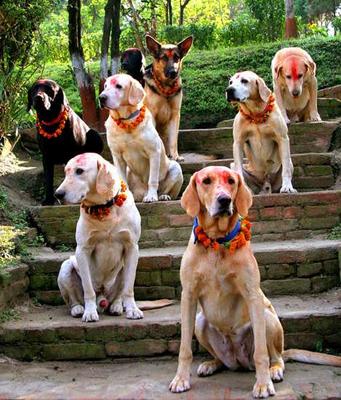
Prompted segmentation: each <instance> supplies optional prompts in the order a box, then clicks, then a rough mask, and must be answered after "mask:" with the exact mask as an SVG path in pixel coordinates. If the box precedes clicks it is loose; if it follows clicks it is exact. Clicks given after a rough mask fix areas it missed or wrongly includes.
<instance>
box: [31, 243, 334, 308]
mask: <svg viewBox="0 0 341 400" xmlns="http://www.w3.org/2000/svg"><path fill="white" fill-rule="evenodd" d="M252 248H253V251H254V254H255V256H256V259H257V261H258V265H259V269H260V273H261V280H262V289H263V291H264V293H265V294H266V295H269V296H270V295H289V294H305V293H319V292H323V291H326V290H328V289H330V288H332V287H335V286H337V285H339V283H340V270H339V261H338V250H339V249H341V240H340V241H337V240H319V239H311V240H291V241H285V242H281V241H279V242H264V243H253V244H252ZM184 251H185V247H167V248H150V249H142V250H140V258H139V263H138V268H137V274H136V280H135V296H136V298H137V299H138V300H150V299H158V298H170V299H174V298H180V295H181V284H180V277H179V267H180V262H181V258H182V255H183V253H184ZM72 254H74V252H58V251H53V250H52V249H50V248H35V249H32V255H31V256H30V258H29V259H28V260H27V265H28V266H29V271H28V275H29V280H30V285H29V293H30V296H31V297H33V298H35V299H36V300H37V301H38V302H40V303H43V304H51V305H57V304H63V299H62V298H61V296H60V293H59V290H58V285H57V275H58V272H59V268H60V265H61V263H62V262H63V261H64V260H66V259H67V258H68V257H69V256H70V255H72Z"/></svg>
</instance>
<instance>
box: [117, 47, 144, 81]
mask: <svg viewBox="0 0 341 400" xmlns="http://www.w3.org/2000/svg"><path fill="white" fill-rule="evenodd" d="M145 65H146V64H145V59H144V56H143V54H142V51H141V50H140V49H137V48H131V49H127V50H125V51H124V52H123V53H122V55H121V67H122V69H123V70H124V71H125V72H126V73H127V74H129V75H131V76H132V77H134V78H135V79H136V77H138V76H139V75H140V74H141V73H143V72H144V67H145Z"/></svg>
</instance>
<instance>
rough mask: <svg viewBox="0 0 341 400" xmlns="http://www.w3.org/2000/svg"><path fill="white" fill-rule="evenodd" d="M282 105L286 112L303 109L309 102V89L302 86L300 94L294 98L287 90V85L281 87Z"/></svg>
mask: <svg viewBox="0 0 341 400" xmlns="http://www.w3.org/2000/svg"><path fill="white" fill-rule="evenodd" d="M282 90H283V102H284V107H285V109H286V110H287V111H288V112H292V113H295V112H299V111H302V110H304V109H305V107H306V106H307V105H308V102H309V90H308V88H307V87H305V86H303V90H302V94H301V95H300V96H299V97H297V98H294V97H293V96H292V95H291V94H290V93H289V91H288V89H287V87H285V88H283V89H282Z"/></svg>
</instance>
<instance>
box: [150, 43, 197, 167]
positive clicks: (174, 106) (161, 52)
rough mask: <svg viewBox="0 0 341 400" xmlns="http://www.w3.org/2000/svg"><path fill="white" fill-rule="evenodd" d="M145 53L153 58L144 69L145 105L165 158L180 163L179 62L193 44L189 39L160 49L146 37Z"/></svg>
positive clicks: (180, 93)
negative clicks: (163, 146)
mask: <svg viewBox="0 0 341 400" xmlns="http://www.w3.org/2000/svg"><path fill="white" fill-rule="evenodd" d="M146 43H147V47H148V50H149V51H150V53H151V54H152V56H153V64H152V65H151V67H149V68H147V69H146V73H145V76H144V79H145V81H146V86H145V90H146V94H147V96H146V105H147V107H148V108H149V109H150V111H151V113H152V114H153V117H154V119H155V122H156V130H157V131H158V133H159V135H160V137H161V139H162V141H163V143H164V145H165V148H166V153H167V155H168V156H169V157H170V158H172V159H173V160H178V161H181V160H183V158H182V157H179V153H178V134H179V124H180V110H181V103H182V88H181V78H180V71H181V67H182V60H183V58H184V57H185V56H186V54H187V53H188V51H189V49H190V48H191V46H192V43H193V37H192V36H189V37H187V38H186V39H184V40H183V41H182V42H180V43H178V44H177V45H174V44H166V45H161V44H160V43H159V42H158V41H156V40H155V39H154V38H152V37H151V36H149V35H146Z"/></svg>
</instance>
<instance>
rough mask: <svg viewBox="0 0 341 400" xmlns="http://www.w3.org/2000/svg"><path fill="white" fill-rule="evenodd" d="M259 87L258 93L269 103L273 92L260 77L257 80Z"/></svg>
mask: <svg viewBox="0 0 341 400" xmlns="http://www.w3.org/2000/svg"><path fill="white" fill-rule="evenodd" d="M256 83H257V86H258V93H259V96H260V98H261V99H262V100H263V101H265V102H267V101H268V98H269V96H270V94H271V90H270V89H269V88H268V87H267V86H266V83H265V82H264V80H263V79H262V78H260V77H258V78H257V81H256Z"/></svg>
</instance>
